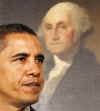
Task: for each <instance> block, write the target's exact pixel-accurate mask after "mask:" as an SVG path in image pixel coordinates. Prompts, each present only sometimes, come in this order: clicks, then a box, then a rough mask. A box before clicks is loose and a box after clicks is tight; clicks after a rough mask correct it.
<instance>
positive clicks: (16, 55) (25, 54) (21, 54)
mask: <svg viewBox="0 0 100 111" xmlns="http://www.w3.org/2000/svg"><path fill="white" fill-rule="evenodd" d="M18 56H24V57H27V56H29V54H28V53H24V52H23V53H18V54H15V55H14V56H12V57H18Z"/></svg>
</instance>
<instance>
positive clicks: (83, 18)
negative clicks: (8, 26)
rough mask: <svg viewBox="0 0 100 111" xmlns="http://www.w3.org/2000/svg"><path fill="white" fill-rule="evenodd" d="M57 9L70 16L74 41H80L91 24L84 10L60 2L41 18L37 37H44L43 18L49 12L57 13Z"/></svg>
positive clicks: (74, 4) (75, 5)
mask: <svg viewBox="0 0 100 111" xmlns="http://www.w3.org/2000/svg"><path fill="white" fill-rule="evenodd" d="M59 9H60V10H62V11H65V12H66V14H67V15H68V14H69V15H71V17H72V24H73V25H74V26H75V35H74V36H75V39H80V37H81V36H83V35H85V33H86V32H88V31H89V30H91V23H90V19H89V16H88V14H87V10H86V9H84V8H82V7H80V6H79V5H78V4H76V3H72V2H60V3H57V4H56V5H54V6H53V7H51V8H50V9H49V10H48V12H47V13H46V14H45V16H44V17H43V19H42V21H41V24H40V26H39V28H38V32H37V34H38V36H39V37H43V36H44V34H43V27H42V26H43V23H44V18H45V17H46V16H47V15H48V14H49V13H51V12H53V13H56V12H57V11H59ZM85 36H86V35H85Z"/></svg>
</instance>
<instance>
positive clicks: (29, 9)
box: [0, 0, 100, 62]
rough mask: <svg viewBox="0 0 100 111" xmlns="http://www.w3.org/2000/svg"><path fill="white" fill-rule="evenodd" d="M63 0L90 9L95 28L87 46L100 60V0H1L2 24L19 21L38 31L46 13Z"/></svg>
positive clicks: (0, 17)
mask: <svg viewBox="0 0 100 111" xmlns="http://www.w3.org/2000/svg"><path fill="white" fill-rule="evenodd" d="M61 1H72V2H75V3H78V4H79V5H81V6H82V7H85V8H86V9H88V11H89V15H90V17H91V21H92V23H93V26H94V29H95V30H94V33H93V34H92V35H90V36H91V37H89V38H88V39H87V41H86V47H88V48H90V50H92V51H93V52H94V53H95V55H96V57H97V60H98V62H100V51H99V50H100V48H99V47H100V37H99V36H100V31H99V30H100V27H99V25H100V0H0V24H5V23H16V22H17V23H18V22H19V23H23V24H26V25H28V26H30V27H31V28H33V29H34V30H35V31H37V27H38V25H39V23H40V20H41V18H42V17H43V15H44V13H45V12H46V11H47V10H48V8H50V7H51V6H52V5H54V4H55V3H58V2H61Z"/></svg>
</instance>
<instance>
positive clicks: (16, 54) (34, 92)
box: [0, 33, 44, 105]
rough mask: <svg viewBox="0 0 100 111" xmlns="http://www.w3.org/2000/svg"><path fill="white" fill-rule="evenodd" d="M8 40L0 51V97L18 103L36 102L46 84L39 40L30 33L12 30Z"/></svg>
mask: <svg viewBox="0 0 100 111" xmlns="http://www.w3.org/2000/svg"><path fill="white" fill-rule="evenodd" d="M6 42H7V46H6V47H5V48H4V50H2V51H1V52H0V98H1V97H2V98H3V100H4V98H6V99H5V101H6V102H8V101H9V103H11V104H15V105H16V104H17V105H21V104H22V105H23V104H25V105H26V104H30V103H34V102H36V101H37V100H38V97H39V94H40V91H41V89H42V88H43V84H44V79H43V73H42V63H43V55H42V50H41V47H40V43H39V41H38V40H37V38H36V37H35V36H34V35H31V34H28V33H12V34H9V35H7V37H6Z"/></svg>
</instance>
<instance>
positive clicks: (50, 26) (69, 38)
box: [43, 10, 75, 54]
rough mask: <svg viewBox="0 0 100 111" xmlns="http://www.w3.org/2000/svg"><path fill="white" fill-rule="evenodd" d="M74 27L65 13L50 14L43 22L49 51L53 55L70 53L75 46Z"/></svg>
mask: <svg viewBox="0 0 100 111" xmlns="http://www.w3.org/2000/svg"><path fill="white" fill-rule="evenodd" d="M74 31H75V30H74V26H73V25H72V18H71V16H70V15H68V14H66V12H65V11H62V10H58V11H56V13H55V12H53V11H51V12H49V13H48V14H47V15H46V16H45V18H44V21H43V33H44V38H45V42H46V46H47V49H48V50H49V51H50V52H51V53H53V54H61V53H63V52H66V53H67V52H68V51H69V50H70V49H71V48H72V46H73V40H74Z"/></svg>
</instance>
